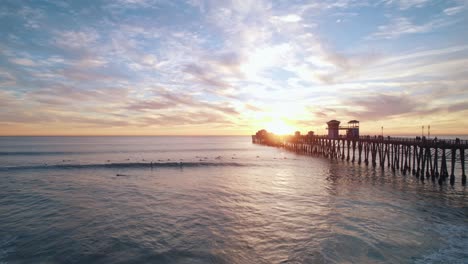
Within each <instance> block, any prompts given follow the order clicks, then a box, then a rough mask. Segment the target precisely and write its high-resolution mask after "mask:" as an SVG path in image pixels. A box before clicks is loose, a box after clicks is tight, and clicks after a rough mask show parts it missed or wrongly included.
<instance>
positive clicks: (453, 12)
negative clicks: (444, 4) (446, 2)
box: [444, 5, 466, 16]
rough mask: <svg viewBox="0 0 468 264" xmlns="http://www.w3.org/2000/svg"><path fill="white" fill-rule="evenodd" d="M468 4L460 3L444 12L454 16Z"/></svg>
mask: <svg viewBox="0 0 468 264" xmlns="http://www.w3.org/2000/svg"><path fill="white" fill-rule="evenodd" d="M465 8H466V5H458V6H453V7H449V8H446V9H444V13H445V14H446V15H448V16H454V15H456V14H458V13H460V12H462V11H463V10H465Z"/></svg>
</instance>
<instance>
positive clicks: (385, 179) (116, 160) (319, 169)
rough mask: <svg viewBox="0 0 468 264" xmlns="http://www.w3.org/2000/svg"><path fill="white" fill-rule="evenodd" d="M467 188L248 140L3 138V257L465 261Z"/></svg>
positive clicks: (0, 252)
mask: <svg viewBox="0 0 468 264" xmlns="http://www.w3.org/2000/svg"><path fill="white" fill-rule="evenodd" d="M457 177H459V175H457ZM467 194H468V191H467V189H466V187H464V186H462V185H461V184H460V182H459V178H457V183H456V184H455V185H454V186H453V187H452V186H450V185H448V186H447V185H444V186H439V185H438V184H433V183H432V182H430V181H426V182H425V183H422V182H420V181H418V180H417V179H416V178H415V177H414V176H412V175H406V176H403V175H401V174H400V173H398V172H397V173H392V172H391V170H386V171H382V170H381V169H380V168H376V169H374V168H372V167H370V166H369V167H367V166H365V165H357V164H353V163H350V162H346V161H344V162H343V161H331V160H328V159H325V158H319V157H309V156H304V155H298V154H294V153H291V152H287V151H285V150H283V149H277V148H271V147H265V146H259V145H254V144H252V143H251V140H250V137H0V263H468V197H467Z"/></svg>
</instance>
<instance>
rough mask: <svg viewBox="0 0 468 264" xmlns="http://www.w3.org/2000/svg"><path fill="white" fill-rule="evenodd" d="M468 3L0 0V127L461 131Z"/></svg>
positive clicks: (30, 131) (27, 130)
mask: <svg viewBox="0 0 468 264" xmlns="http://www.w3.org/2000/svg"><path fill="white" fill-rule="evenodd" d="M467 25H468V1H467V0H446V1H436V0H434V1H431V0H413V1H411V0H375V1H370V0H369V1H366V0H356V1H354V0H338V1H326V0H323V1H301V0H278V1H266V0H238V1H237V0H226V1H224V0H186V1H175V0H101V1H100V0H91V1H87V0H80V1H59V0H35V1H21V0H13V1H10V0H2V1H1V3H0V135H249V134H253V133H255V132H256V131H257V130H259V129H262V128H266V129H268V130H270V131H273V132H277V133H292V132H293V131H295V130H299V131H301V132H303V133H306V132H307V131H310V130H312V131H315V133H316V134H326V129H325V128H326V124H325V123H326V122H327V121H329V120H331V119H337V120H340V121H341V122H342V123H343V124H346V123H347V121H349V120H352V119H357V120H359V121H360V122H361V123H360V125H361V134H370V135H372V134H380V133H381V132H382V127H383V132H384V134H386V135H387V134H388V135H418V134H419V135H420V134H421V133H422V126H424V127H425V128H424V129H425V133H427V127H428V126H430V131H431V134H432V135H444V134H468V118H467V116H468V67H467V65H468V32H467Z"/></svg>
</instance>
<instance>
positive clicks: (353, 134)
mask: <svg viewBox="0 0 468 264" xmlns="http://www.w3.org/2000/svg"><path fill="white" fill-rule="evenodd" d="M346 137H348V138H358V137H359V121H357V120H351V121H349V122H348V127H347V128H346Z"/></svg>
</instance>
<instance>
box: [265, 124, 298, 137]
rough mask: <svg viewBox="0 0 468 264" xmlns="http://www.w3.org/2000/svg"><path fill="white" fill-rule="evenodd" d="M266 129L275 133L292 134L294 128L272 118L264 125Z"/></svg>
mask: <svg viewBox="0 0 468 264" xmlns="http://www.w3.org/2000/svg"><path fill="white" fill-rule="evenodd" d="M266 130H267V131H269V132H273V133H275V134H277V135H287V134H293V132H294V128H293V127H292V126H290V125H288V124H286V123H285V122H284V121H283V120H274V121H272V122H270V123H268V124H267V125H266Z"/></svg>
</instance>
